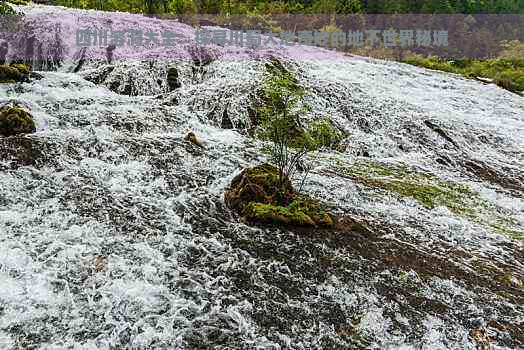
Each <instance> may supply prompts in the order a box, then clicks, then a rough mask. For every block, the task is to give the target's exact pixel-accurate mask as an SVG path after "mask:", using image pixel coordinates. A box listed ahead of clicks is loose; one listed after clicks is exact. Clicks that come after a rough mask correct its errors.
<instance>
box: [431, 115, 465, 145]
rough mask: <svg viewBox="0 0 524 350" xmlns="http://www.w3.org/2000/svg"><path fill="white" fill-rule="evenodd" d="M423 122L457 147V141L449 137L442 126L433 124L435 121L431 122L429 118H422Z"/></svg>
mask: <svg viewBox="0 0 524 350" xmlns="http://www.w3.org/2000/svg"><path fill="white" fill-rule="evenodd" d="M424 124H425V125H426V126H427V127H428V128H430V129H431V130H433V131H434V132H436V133H437V134H439V136H440V137H442V138H443V139H444V140H446V141H448V142H449V143H451V144H452V145H453V146H455V147H457V148H458V145H457V143H456V142H455V141H454V140H453V139H452V138H451V137H449V136H448V134H446V132H445V131H444V130H442V128H441V127H440V126H438V125H437V124H435V123H433V122H431V121H429V120H424Z"/></svg>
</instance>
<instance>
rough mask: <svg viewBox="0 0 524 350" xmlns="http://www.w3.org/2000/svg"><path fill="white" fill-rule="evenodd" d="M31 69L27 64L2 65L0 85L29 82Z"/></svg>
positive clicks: (0, 67)
mask: <svg viewBox="0 0 524 350" xmlns="http://www.w3.org/2000/svg"><path fill="white" fill-rule="evenodd" d="M29 74H30V69H29V67H28V66H27V65H25V64H11V65H9V66H7V65H0V83H4V84H9V83H15V82H21V81H29Z"/></svg>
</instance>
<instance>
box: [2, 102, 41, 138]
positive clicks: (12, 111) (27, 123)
mask: <svg viewBox="0 0 524 350" xmlns="http://www.w3.org/2000/svg"><path fill="white" fill-rule="evenodd" d="M35 131H36V127H35V123H34V122H33V118H32V116H31V115H30V114H29V113H28V112H27V111H25V110H23V109H21V108H18V107H11V106H4V107H2V108H0V135H2V136H13V135H18V134H26V133H32V132H35Z"/></svg>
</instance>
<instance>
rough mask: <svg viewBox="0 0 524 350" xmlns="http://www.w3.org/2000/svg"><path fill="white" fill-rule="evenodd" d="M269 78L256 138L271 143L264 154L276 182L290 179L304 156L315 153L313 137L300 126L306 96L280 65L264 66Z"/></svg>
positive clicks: (265, 87) (274, 62)
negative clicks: (277, 179)
mask: <svg viewBox="0 0 524 350" xmlns="http://www.w3.org/2000/svg"><path fill="white" fill-rule="evenodd" d="M267 69H268V75H267V77H266V79H265V80H264V82H263V85H262V89H261V90H262V91H261V95H262V96H261V100H262V101H261V104H260V105H259V107H258V108H257V114H258V116H259V117H260V122H261V123H260V126H259V132H258V134H259V136H260V138H261V139H263V140H268V141H270V145H269V146H268V147H267V149H266V151H267V152H268V153H269V155H270V159H271V162H272V163H273V164H275V166H276V167H277V168H278V171H279V182H282V181H283V179H284V178H292V177H293V174H294V173H295V171H296V170H297V165H299V164H300V163H301V161H302V159H303V158H304V156H306V154H307V153H308V152H310V151H312V150H314V149H315V147H316V143H315V140H314V139H313V137H312V136H311V135H310V134H309V132H308V131H307V130H305V129H304V128H303V127H302V126H301V124H300V116H301V115H302V114H304V113H305V112H307V111H308V107H306V106H304V105H303V104H302V97H303V96H304V94H305V91H304V88H303V87H301V86H300V84H299V83H298V80H297V78H296V77H295V76H294V74H293V73H292V72H291V71H289V70H287V69H285V68H284V67H283V66H282V64H281V63H280V62H279V61H273V62H271V63H269V64H267Z"/></svg>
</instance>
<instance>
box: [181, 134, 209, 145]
mask: <svg viewBox="0 0 524 350" xmlns="http://www.w3.org/2000/svg"><path fill="white" fill-rule="evenodd" d="M184 140H186V141H188V142H191V143H192V144H194V145H197V146H199V147H202V148H203V147H204V142H203V141H201V140H200V139H198V138H197V137H196V135H195V133H194V132H190V133H188V134H187V135H186V137H184Z"/></svg>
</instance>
